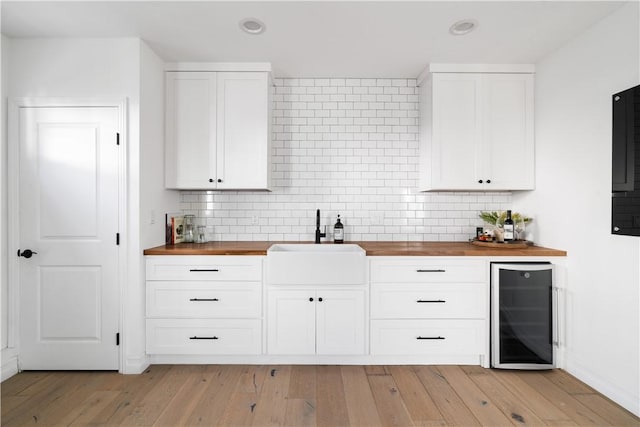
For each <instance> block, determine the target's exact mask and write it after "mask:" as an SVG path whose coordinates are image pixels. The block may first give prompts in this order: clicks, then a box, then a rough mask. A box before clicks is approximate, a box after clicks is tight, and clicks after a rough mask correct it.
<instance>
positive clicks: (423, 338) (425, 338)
mask: <svg viewBox="0 0 640 427" xmlns="http://www.w3.org/2000/svg"><path fill="white" fill-rule="evenodd" d="M416 339H417V340H443V339H444V337H417V338H416Z"/></svg>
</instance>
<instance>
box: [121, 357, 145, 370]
mask: <svg viewBox="0 0 640 427" xmlns="http://www.w3.org/2000/svg"><path fill="white" fill-rule="evenodd" d="M149 365H150V361H149V356H147V355H146V354H143V355H141V356H138V357H127V358H126V359H125V363H124V366H123V367H122V369H121V370H120V372H121V373H123V374H141V373H143V372H144V370H145V369H147V368H148V367H149Z"/></svg>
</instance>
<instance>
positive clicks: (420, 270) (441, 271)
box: [416, 268, 446, 273]
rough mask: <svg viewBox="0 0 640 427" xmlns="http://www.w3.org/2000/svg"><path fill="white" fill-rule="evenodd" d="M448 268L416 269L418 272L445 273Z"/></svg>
mask: <svg viewBox="0 0 640 427" xmlns="http://www.w3.org/2000/svg"><path fill="white" fill-rule="evenodd" d="M445 271H446V270H443V269H441V268H437V269H433V270H423V269H418V270H416V273H444V272H445Z"/></svg>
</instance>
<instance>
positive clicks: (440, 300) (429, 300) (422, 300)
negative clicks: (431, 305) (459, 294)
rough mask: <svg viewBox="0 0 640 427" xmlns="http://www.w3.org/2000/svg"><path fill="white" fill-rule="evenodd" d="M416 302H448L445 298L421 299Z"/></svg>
mask: <svg viewBox="0 0 640 427" xmlns="http://www.w3.org/2000/svg"><path fill="white" fill-rule="evenodd" d="M416 302H419V303H423V302H446V301H445V300H443V299H419V300H418V301H416Z"/></svg>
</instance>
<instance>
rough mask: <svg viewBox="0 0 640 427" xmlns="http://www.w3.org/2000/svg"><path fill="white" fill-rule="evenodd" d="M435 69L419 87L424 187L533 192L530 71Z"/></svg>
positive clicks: (426, 189) (531, 85)
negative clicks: (447, 70)
mask: <svg viewBox="0 0 640 427" xmlns="http://www.w3.org/2000/svg"><path fill="white" fill-rule="evenodd" d="M471 69H473V68H471ZM479 69H482V68H479ZM437 70H438V72H433V68H432V72H430V73H429V74H427V76H426V78H425V79H424V81H423V82H422V84H421V90H420V108H421V112H420V127H421V129H420V156H421V170H420V174H421V182H420V190H423V191H436V190H461V191H464V190H480V191H497V190H532V189H533V188H534V133H533V73H532V69H531V72H521V71H519V72H496V71H495V68H493V67H492V68H490V70H491V72H484V71H483V72H470V71H469V68H465V69H464V72H441V71H440V70H441V68H437Z"/></svg>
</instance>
